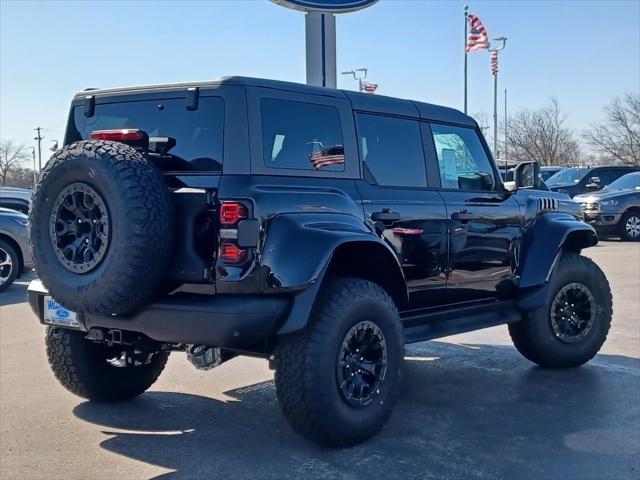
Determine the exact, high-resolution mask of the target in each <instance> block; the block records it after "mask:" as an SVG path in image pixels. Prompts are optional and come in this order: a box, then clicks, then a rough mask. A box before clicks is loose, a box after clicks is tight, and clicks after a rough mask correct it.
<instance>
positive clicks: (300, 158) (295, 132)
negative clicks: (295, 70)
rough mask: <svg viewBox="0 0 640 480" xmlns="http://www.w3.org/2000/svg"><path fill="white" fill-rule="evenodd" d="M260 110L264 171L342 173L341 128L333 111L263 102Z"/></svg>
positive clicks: (332, 109) (313, 105)
mask: <svg viewBox="0 0 640 480" xmlns="http://www.w3.org/2000/svg"><path fill="white" fill-rule="evenodd" d="M260 110H261V119H262V148H263V158H264V163H265V165H266V166H267V167H269V168H286V169H293V170H315V171H329V172H343V171H344V162H345V157H344V147H343V142H342V127H341V125H340V116H339V113H338V110H337V109H336V108H335V107H331V106H327V105H318V104H313V103H303V102H293V101H289V100H276V99H271V98H265V99H263V100H262V102H261V104H260Z"/></svg>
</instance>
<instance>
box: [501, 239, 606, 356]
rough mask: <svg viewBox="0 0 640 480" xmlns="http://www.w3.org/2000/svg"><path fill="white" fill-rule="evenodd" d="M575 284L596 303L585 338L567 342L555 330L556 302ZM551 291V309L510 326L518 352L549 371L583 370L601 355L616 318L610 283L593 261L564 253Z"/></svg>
mask: <svg viewBox="0 0 640 480" xmlns="http://www.w3.org/2000/svg"><path fill="white" fill-rule="evenodd" d="M576 284H578V285H582V286H584V287H586V288H587V289H588V291H589V292H590V293H591V295H592V298H593V300H594V301H595V305H594V310H593V317H592V318H593V320H592V323H591V327H590V329H589V330H588V331H587V332H586V333H585V334H584V336H581V337H579V338H577V339H575V340H574V341H566V340H563V339H562V335H560V334H558V332H557V331H554V328H553V324H552V320H551V319H552V308H553V300H554V299H555V298H557V295H560V294H561V293H560V292H561V290H562V289H563V288H564V287H565V286H568V285H576ZM549 288H550V289H551V296H550V299H551V302H550V305H547V306H546V307H545V308H543V309H539V310H537V311H535V312H531V313H529V315H528V317H527V318H526V319H524V320H522V321H520V322H517V323H513V324H510V325H509V334H510V335H511V339H512V340H513V344H514V345H515V347H516V348H517V349H518V351H519V352H520V353H521V354H522V355H523V356H524V357H525V358H527V359H529V360H531V361H532V362H534V363H537V364H538V365H541V366H543V367H548V368H566V367H577V366H580V365H582V364H584V363H586V362H588V361H589V360H591V359H592V358H593V357H594V356H595V355H596V353H598V351H599V350H600V347H602V344H603V343H604V342H605V340H606V338H607V334H608V332H609V327H610V326H611V317H612V314H613V306H612V305H613V300H612V296H611V288H610V287H609V282H608V281H607V277H606V276H605V275H604V273H603V272H602V270H600V268H599V267H598V266H597V265H596V264H595V263H594V262H593V261H592V260H591V259H589V258H587V257H584V256H582V255H579V254H577V253H574V252H567V251H565V252H563V253H562V256H561V257H560V260H559V261H558V264H557V265H556V268H555V270H554V272H553V273H552V275H551V279H550V285H549Z"/></svg>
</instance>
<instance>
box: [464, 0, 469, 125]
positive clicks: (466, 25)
mask: <svg viewBox="0 0 640 480" xmlns="http://www.w3.org/2000/svg"><path fill="white" fill-rule="evenodd" d="M467 10H469V5H465V6H464V113H465V114H466V113H467V28H468V25H469V21H468V17H469V12H468V11H467Z"/></svg>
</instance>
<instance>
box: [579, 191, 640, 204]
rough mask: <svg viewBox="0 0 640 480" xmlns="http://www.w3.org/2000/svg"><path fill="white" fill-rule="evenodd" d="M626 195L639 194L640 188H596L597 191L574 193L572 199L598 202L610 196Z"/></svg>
mask: <svg viewBox="0 0 640 480" xmlns="http://www.w3.org/2000/svg"><path fill="white" fill-rule="evenodd" d="M627 195H640V190H638V189H635V188H625V189H622V190H607V189H606V188H605V189H603V190H598V191H597V192H591V193H583V194H582V195H576V196H575V197H573V199H574V200H575V201H576V202H578V203H590V202H599V201H601V200H607V199H610V198H619V197H624V196H627Z"/></svg>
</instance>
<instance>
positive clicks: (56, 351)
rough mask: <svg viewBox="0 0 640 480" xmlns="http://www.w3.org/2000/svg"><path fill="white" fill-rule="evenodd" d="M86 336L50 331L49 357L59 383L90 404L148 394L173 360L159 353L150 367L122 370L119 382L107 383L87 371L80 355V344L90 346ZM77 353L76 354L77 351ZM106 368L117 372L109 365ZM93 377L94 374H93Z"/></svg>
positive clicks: (119, 369) (48, 328) (62, 330)
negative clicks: (84, 343)
mask: <svg viewBox="0 0 640 480" xmlns="http://www.w3.org/2000/svg"><path fill="white" fill-rule="evenodd" d="M83 337H84V334H83V333H82V332H75V331H70V330H66V329H61V328H56V327H47V332H46V340H45V342H46V353H47V359H48V361H49V366H50V367H51V370H52V371H53V374H54V375H55V377H56V379H57V380H58V381H59V382H60V383H61V384H62V386H63V387H64V388H66V389H67V390H68V391H69V392H71V393H73V394H74V395H77V396H79V397H82V398H86V399H88V400H97V401H104V402H110V401H122V400H129V399H132V398H134V397H136V396H138V395H140V394H142V393H144V392H145V391H146V390H147V389H148V388H149V387H151V385H153V384H154V383H155V381H156V380H157V379H158V377H159V376H160V374H161V373H162V371H163V370H164V367H165V365H166V363H167V360H168V358H169V353H168V352H165V351H161V352H159V353H158V354H157V355H156V356H155V357H154V358H153V360H152V361H151V363H150V364H149V365H146V366H141V367H125V368H118V369H117V371H118V372H117V373H118V381H112V382H110V381H107V379H105V378H104V377H102V376H101V375H100V372H99V371H93V372H87V371H83V369H82V366H81V365H80V364H79V363H80V362H83V360H86V359H83V358H82V355H81V354H78V349H77V344H78V342H90V340H86V339H84V338H83ZM74 350H75V351H74ZM105 368H111V369H115V367H111V366H108V365H106V362H105ZM91 373H93V374H91Z"/></svg>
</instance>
